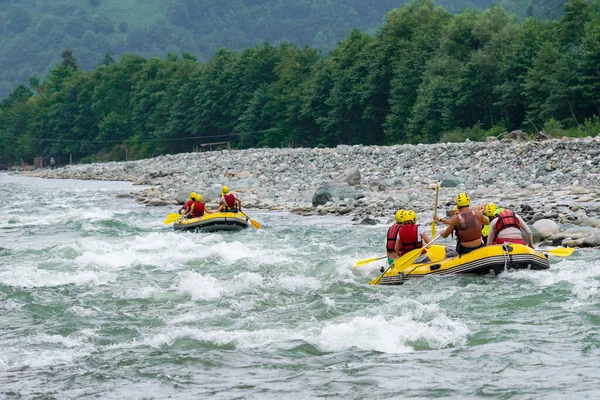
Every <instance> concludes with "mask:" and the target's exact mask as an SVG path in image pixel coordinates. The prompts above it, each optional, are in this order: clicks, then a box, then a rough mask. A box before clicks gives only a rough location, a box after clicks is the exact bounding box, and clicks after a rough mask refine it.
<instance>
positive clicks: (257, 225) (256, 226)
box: [239, 210, 261, 229]
mask: <svg viewBox="0 0 600 400" xmlns="http://www.w3.org/2000/svg"><path fill="white" fill-rule="evenodd" d="M239 213H240V214H242V215H243V216H244V217H246V220H250V223H251V224H252V226H253V227H255V228H256V229H260V228H261V226H260V224H259V223H258V222H256V220H254V219H252V218H249V217H248V216H247V215H246V214H245V213H243V212H242V210H240V211H239Z"/></svg>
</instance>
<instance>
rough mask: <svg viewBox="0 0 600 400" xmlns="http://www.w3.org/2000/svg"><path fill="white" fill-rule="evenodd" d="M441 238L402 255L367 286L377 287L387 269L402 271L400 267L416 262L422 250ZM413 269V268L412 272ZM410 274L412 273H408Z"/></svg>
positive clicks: (436, 238)
mask: <svg viewBox="0 0 600 400" xmlns="http://www.w3.org/2000/svg"><path fill="white" fill-rule="evenodd" d="M441 237H442V235H439V236H436V237H435V239H433V240H432V241H431V242H429V243H427V244H426V245H425V246H423V247H422V248H420V249H414V250H411V251H409V252H408V253H406V254H405V255H403V256H402V257H400V258H399V259H397V260H396V261H394V263H393V264H392V265H390V266H389V267H388V268H387V269H386V270H385V271H383V274H381V275H379V276H378V277H377V278H375V279H373V280H372V281H371V282H369V285H379V281H381V278H383V276H384V275H385V274H386V272H388V271H389V269H390V268H392V267H394V266H395V267H396V268H397V269H402V268H401V267H404V268H406V266H408V265H410V264H412V263H414V262H415V261H416V260H417V258H419V256H420V255H421V254H423V250H424V249H427V248H428V247H429V246H431V245H432V244H433V242H435V241H436V240H438V239H439V238H441ZM418 266H419V265H418V264H417V266H415V268H416V267H418ZM415 268H413V270H414V269H415ZM410 272H412V271H410ZM410 272H409V273H410ZM406 275H408V274H406Z"/></svg>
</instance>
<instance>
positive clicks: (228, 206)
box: [217, 186, 242, 213]
mask: <svg viewBox="0 0 600 400" xmlns="http://www.w3.org/2000/svg"><path fill="white" fill-rule="evenodd" d="M238 210H239V211H242V202H241V200H240V199H239V198H238V197H237V196H236V195H235V194H234V193H232V192H230V191H229V187H227V186H223V188H222V189H221V198H220V199H219V209H218V210H217V212H220V211H224V212H234V213H236V212H238Z"/></svg>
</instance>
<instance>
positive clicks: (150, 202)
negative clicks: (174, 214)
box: [146, 199, 172, 207]
mask: <svg viewBox="0 0 600 400" xmlns="http://www.w3.org/2000/svg"><path fill="white" fill-rule="evenodd" d="M171 204H172V203H171V202H169V201H166V200H162V199H150V200H148V202H147V203H146V205H147V206H151V207H162V206H169V205H171Z"/></svg>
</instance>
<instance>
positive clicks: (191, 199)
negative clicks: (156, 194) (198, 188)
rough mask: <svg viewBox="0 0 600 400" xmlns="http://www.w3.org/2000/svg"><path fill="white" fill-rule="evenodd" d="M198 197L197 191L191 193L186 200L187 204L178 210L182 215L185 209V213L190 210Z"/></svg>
mask: <svg viewBox="0 0 600 400" xmlns="http://www.w3.org/2000/svg"><path fill="white" fill-rule="evenodd" d="M195 198H196V192H192V193H190V198H189V199H188V200H187V201H186V202H185V204H184V205H183V206H182V207H181V208H180V209H179V210H178V211H177V212H178V213H179V214H180V215H181V212H182V211H183V213H184V214H187V213H189V212H190V207H191V206H192V204H194V199H195Z"/></svg>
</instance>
